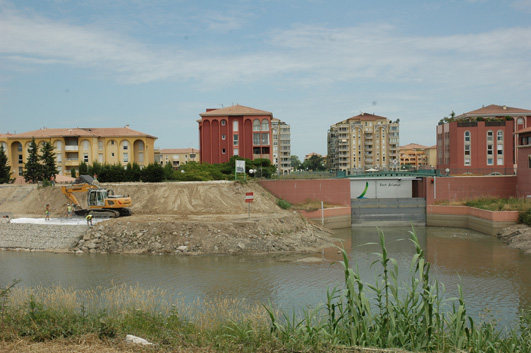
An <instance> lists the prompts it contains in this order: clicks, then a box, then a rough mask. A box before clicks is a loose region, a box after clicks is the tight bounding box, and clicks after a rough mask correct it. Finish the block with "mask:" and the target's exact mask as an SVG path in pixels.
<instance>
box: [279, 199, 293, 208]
mask: <svg viewBox="0 0 531 353" xmlns="http://www.w3.org/2000/svg"><path fill="white" fill-rule="evenodd" d="M277 205H279V206H280V208H283V209H285V210H289V209H290V208H291V204H290V203H289V202H288V201H286V200H282V199H278V200H277Z"/></svg>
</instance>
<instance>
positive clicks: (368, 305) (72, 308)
mask: <svg viewBox="0 0 531 353" xmlns="http://www.w3.org/2000/svg"><path fill="white" fill-rule="evenodd" d="M410 239H411V242H412V244H413V246H414V248H415V255H414V256H413V257H412V259H411V265H410V268H409V275H408V278H407V280H405V281H401V280H399V274H398V265H397V262H396V261H395V260H394V259H393V258H391V257H389V254H388V252H387V248H386V245H385V237H384V234H383V233H382V232H379V245H380V251H379V252H378V253H376V254H375V261H374V263H373V266H375V267H377V268H378V272H377V273H378V274H377V277H376V278H375V280H374V282H372V283H365V282H364V281H362V280H361V278H360V274H359V271H358V270H357V266H354V267H351V265H350V263H349V258H348V256H347V253H346V252H345V251H344V250H343V249H340V251H341V252H342V254H343V261H341V262H340V267H341V270H342V271H343V273H344V284H343V285H342V286H341V287H336V288H333V289H330V290H328V291H327V293H326V301H325V303H324V304H323V305H321V306H317V307H315V308H307V309H305V310H303V314H302V315H295V314H294V313H292V314H289V313H286V312H283V311H278V310H276V309H275V308H273V307H271V306H265V307H264V306H260V305H249V304H247V303H245V302H244V301H241V300H234V299H228V298H220V299H217V300H211V301H199V300H198V301H196V302H194V303H192V304H185V303H184V302H183V301H182V300H176V301H175V300H170V299H166V298H168V295H167V294H166V293H165V292H164V291H163V290H159V289H153V290H146V289H142V288H140V287H138V286H137V287H126V286H115V287H112V288H110V289H102V288H99V289H94V290H87V291H79V290H74V289H63V288H59V287H57V288H18V287H12V286H11V287H8V288H6V289H4V290H1V291H0V299H1V301H0V341H3V342H16V341H19V340H21V339H22V340H25V341H30V342H47V341H51V342H58V341H61V340H73V339H78V340H79V339H81V337H98V339H99V340H102V341H105V342H113V341H115V342H122V341H123V337H125V335H126V334H133V335H136V336H140V337H143V338H146V339H148V340H150V341H151V342H154V343H156V344H157V345H156V347H155V348H153V349H152V350H151V351H173V350H174V349H179V350H180V351H200V350H202V349H205V350H207V351H217V352H234V351H238V352H333V351H337V352H339V351H345V350H349V348H348V347H377V348H395V347H396V348H401V349H407V350H410V351H429V352H455V351H467V352H530V351H531V311H530V310H528V311H527V312H522V314H521V316H520V319H519V322H518V323H517V326H516V327H514V328H507V329H502V330H500V329H498V328H497V327H496V324H495V323H493V322H491V321H488V320H487V321H481V322H475V321H474V320H473V319H472V318H471V317H470V316H468V315H467V309H466V304H465V302H464V300H463V295H462V292H461V289H460V288H459V296H458V297H457V298H447V297H446V296H445V293H444V285H442V284H440V283H438V282H437V281H435V280H433V279H431V277H430V264H429V263H428V262H427V261H426V260H425V256H424V251H423V250H422V248H421V247H420V246H419V243H418V240H417V238H416V235H415V233H414V232H410ZM400 278H402V277H400ZM14 284H15V283H14ZM117 344H118V343H117ZM177 347H178V348H177Z"/></svg>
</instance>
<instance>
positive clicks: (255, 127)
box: [253, 119, 260, 131]
mask: <svg viewBox="0 0 531 353" xmlns="http://www.w3.org/2000/svg"><path fill="white" fill-rule="evenodd" d="M253 131H260V120H258V119H255V120H254V121H253Z"/></svg>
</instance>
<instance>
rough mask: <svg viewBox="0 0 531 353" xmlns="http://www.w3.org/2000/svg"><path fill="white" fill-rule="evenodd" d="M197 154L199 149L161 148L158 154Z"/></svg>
mask: <svg viewBox="0 0 531 353" xmlns="http://www.w3.org/2000/svg"><path fill="white" fill-rule="evenodd" d="M180 153H199V148H193V147H190V148H163V149H161V150H160V154H180Z"/></svg>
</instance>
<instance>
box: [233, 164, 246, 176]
mask: <svg viewBox="0 0 531 353" xmlns="http://www.w3.org/2000/svg"><path fill="white" fill-rule="evenodd" d="M238 173H243V179H244V180H245V179H246V178H245V160H242V159H237V160H236V171H235V173H234V180H236V179H237V178H238Z"/></svg>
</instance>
